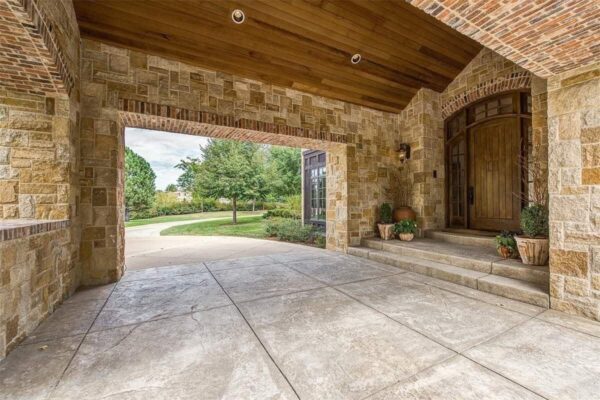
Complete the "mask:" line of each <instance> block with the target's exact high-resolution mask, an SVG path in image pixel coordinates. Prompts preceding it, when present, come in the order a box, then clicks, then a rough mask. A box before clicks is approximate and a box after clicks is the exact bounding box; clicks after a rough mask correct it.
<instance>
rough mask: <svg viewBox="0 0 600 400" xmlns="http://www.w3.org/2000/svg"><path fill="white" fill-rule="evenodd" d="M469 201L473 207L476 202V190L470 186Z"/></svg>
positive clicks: (468, 191) (468, 190)
mask: <svg viewBox="0 0 600 400" xmlns="http://www.w3.org/2000/svg"><path fill="white" fill-rule="evenodd" d="M467 201H468V202H469V204H470V205H473V203H474V202H475V188H474V187H473V186H469V188H468V189H467Z"/></svg>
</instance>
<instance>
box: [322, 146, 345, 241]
mask: <svg viewBox="0 0 600 400" xmlns="http://www.w3.org/2000/svg"><path fill="white" fill-rule="evenodd" d="M347 151H348V147H346V146H343V147H341V146H340V147H339V148H337V149H336V150H334V151H328V152H327V217H326V220H327V233H326V234H327V249H329V250H337V251H345V250H346V248H347V247H348V230H349V228H348V155H347Z"/></svg>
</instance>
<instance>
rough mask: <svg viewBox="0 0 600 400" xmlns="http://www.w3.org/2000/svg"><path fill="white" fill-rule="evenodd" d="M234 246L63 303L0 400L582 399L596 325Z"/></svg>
mask: <svg viewBox="0 0 600 400" xmlns="http://www.w3.org/2000/svg"><path fill="white" fill-rule="evenodd" d="M159 239H162V238H159ZM175 239H179V240H182V239H181V238H175ZM203 240H204V239H203ZM207 240H208V241H210V240H212V239H207ZM219 240H220V239H219ZM242 242H244V240H241V239H240V240H237V239H236V241H235V242H233V241H232V242H231V243H235V244H232V245H230V246H229V251H230V254H231V255H232V256H231V257H227V256H226V254H225V250H227V249H224V248H222V249H221V250H219V251H222V252H223V253H222V254H221V255H222V256H223V257H221V256H218V255H214V254H212V255H211V254H210V252H209V251H208V249H209V248H210V242H206V245H205V246H206V247H202V249H204V250H203V251H205V254H204V255H203V256H197V257H198V258H202V257H205V260H204V261H192V262H189V263H188V262H185V263H184V262H178V263H177V265H170V266H163V267H149V268H140V269H131V270H129V271H128V272H127V273H126V275H125V276H124V278H123V279H122V280H121V281H120V282H119V283H118V284H116V285H107V286H104V287H98V288H94V289H90V290H85V291H81V292H79V293H77V294H76V295H75V296H73V297H72V298H71V299H69V300H67V301H66V302H65V303H64V304H63V305H62V306H61V307H60V308H59V309H58V310H57V311H56V312H55V313H54V314H53V315H52V316H51V317H50V318H48V320H46V321H45V322H44V323H42V325H41V326H40V327H39V328H38V329H37V330H36V332H35V333H34V334H33V335H31V337H29V338H28V339H27V340H26V341H25V342H24V343H23V344H22V345H21V346H19V347H18V348H17V349H15V350H14V351H13V352H12V353H11V354H9V356H8V357H7V359H5V360H4V361H3V362H1V363H0V387H1V388H2V389H1V391H0V398H2V399H144V400H145V399H202V400H210V399H243V400H249V399H260V400H264V399H297V398H300V399H318V400H323V399H378V400H381V399H444V400H447V399H474V400H480V399H486V400H487V399H507V400H508V399H511V400H512V399H544V398H546V399H561V400H565V399H597V398H598V393H600V379H598V377H599V376H600V324H597V323H593V322H590V321H587V320H583V319H579V318H574V317H569V316H566V315H564V314H561V313H558V312H554V311H545V310H543V309H540V308H537V307H535V306H531V305H527V304H523V303H519V302H516V301H511V300H507V299H505V298H501V297H496V296H494V295H490V294H485V293H481V292H477V291H474V290H471V289H468V288H465V287H463V286H457V285H453V284H451V283H448V282H444V281H438V280H435V279H432V278H427V277H423V276H420V275H416V274H413V273H410V272H405V271H403V270H400V269H396V268H393V267H389V266H386V265H382V264H378V263H374V262H372V261H368V260H364V259H360V258H355V257H352V256H346V255H340V254H338V253H332V252H329V251H325V250H318V249H312V248H307V247H302V246H295V245H290V244H286V245H283V244H281V243H275V244H276V245H277V246H283V247H279V250H280V251H278V252H276V251H274V250H275V248H276V247H269V246H272V245H273V243H272V242H265V243H268V244H266V245H265V246H266V247H265V249H267V250H265V252H264V253H263V254H260V255H258V254H255V255H253V256H250V257H242V256H241V254H238V251H239V250H240V246H242ZM257 242H258V241H253V240H248V242H247V243H246V244H245V245H246V246H247V248H249V249H250V248H252V246H259V245H258V244H257ZM215 243H221V242H218V241H217V242H215ZM155 244H156V245H159V243H155ZM177 246H179V247H177ZM216 247H219V246H216ZM259 247H260V246H259ZM284 247H285V250H284ZM255 248H256V247H255ZM269 249H270V250H269ZM164 251H165V252H168V253H169V254H173V256H172V260H171V261H173V262H177V260H179V259H178V258H177V257H176V256H175V255H176V254H181V255H182V257H183V259H184V260H186V261H187V260H188V259H189V258H191V257H192V253H193V251H192V249H189V248H188V247H186V245H185V244H184V243H183V242H182V243H179V244H178V245H175V244H174V243H169V244H168V245H165V250H164ZM145 254H148V253H145ZM154 255H155V256H159V257H164V256H163V255H162V252H161V251H160V250H158V252H157V253H155V254H154ZM135 257H136V256H135V254H130V255H129V258H128V260H132V259H134V258H135ZM140 265H142V264H141V263H140Z"/></svg>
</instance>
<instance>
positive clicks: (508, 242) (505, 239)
mask: <svg viewBox="0 0 600 400" xmlns="http://www.w3.org/2000/svg"><path fill="white" fill-rule="evenodd" d="M496 250H498V254H500V255H501V256H502V257H504V258H514V257H516V256H518V254H519V251H518V250H517V242H516V240H515V234H514V233H512V232H509V231H502V232H501V233H500V234H499V235H498V236H496Z"/></svg>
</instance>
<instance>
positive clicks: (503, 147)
mask: <svg viewBox="0 0 600 400" xmlns="http://www.w3.org/2000/svg"><path fill="white" fill-rule="evenodd" d="M530 136H531V96H530V94H529V93H525V92H512V93H504V94H501V95H497V96H493V97H489V98H486V99H485V100H482V101H480V102H478V103H476V104H474V105H472V106H470V107H468V108H466V109H463V110H461V111H460V112H458V113H457V114H455V115H454V116H453V117H452V118H451V119H449V120H448V121H447V124H446V163H447V172H448V174H447V185H448V186H447V211H448V212H447V215H448V221H447V222H448V226H449V227H452V228H469V229H478V230H489V231H500V230H513V231H514V230H518V229H519V218H520V214H521V207H522V205H523V198H525V197H526V190H527V179H524V176H523V167H522V166H523V165H525V164H524V163H526V159H527V154H528V143H529V141H530V139H529V138H530ZM525 178H526V177H525Z"/></svg>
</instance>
